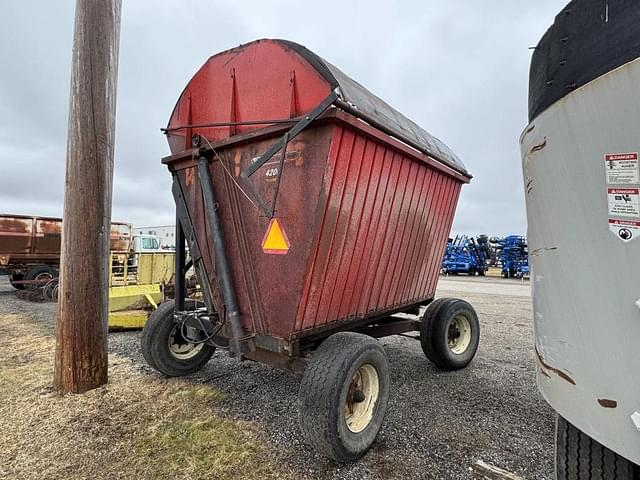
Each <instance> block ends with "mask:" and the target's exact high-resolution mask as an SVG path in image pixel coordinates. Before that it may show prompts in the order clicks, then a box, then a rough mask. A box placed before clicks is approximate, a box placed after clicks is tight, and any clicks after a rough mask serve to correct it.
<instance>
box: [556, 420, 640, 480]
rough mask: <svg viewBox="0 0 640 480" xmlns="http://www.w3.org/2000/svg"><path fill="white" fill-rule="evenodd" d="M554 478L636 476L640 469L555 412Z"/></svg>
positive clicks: (628, 479)
mask: <svg viewBox="0 0 640 480" xmlns="http://www.w3.org/2000/svg"><path fill="white" fill-rule="evenodd" d="M556 479H557V480H584V479H587V480H639V479H640V469H639V468H638V466H637V465H634V464H633V463H631V462H629V461H628V460H626V459H624V458H622V457H621V456H620V455H617V454H616V453H614V452H612V451H611V450H609V449H608V448H606V447H604V446H603V445H601V444H600V443H598V442H596V441H595V440H594V439H593V438H591V437H589V436H588V435H586V434H584V433H582V432H581V431H580V430H578V429H577V428H576V427H574V426H573V425H572V424H570V423H569V422H568V421H567V420H565V419H564V418H563V417H561V416H560V415H558V418H557V421H556Z"/></svg>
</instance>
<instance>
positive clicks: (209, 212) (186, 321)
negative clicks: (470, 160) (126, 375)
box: [142, 40, 479, 461]
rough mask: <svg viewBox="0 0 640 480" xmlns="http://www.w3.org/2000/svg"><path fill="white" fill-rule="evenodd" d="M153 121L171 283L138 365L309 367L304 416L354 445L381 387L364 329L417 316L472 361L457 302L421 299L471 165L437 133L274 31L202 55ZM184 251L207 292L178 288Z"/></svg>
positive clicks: (441, 349) (329, 440)
mask: <svg viewBox="0 0 640 480" xmlns="http://www.w3.org/2000/svg"><path fill="white" fill-rule="evenodd" d="M165 132H166V134H167V137H168V141H169V145H170V148H171V151H172V155H170V156H168V157H166V158H164V159H163V163H164V164H165V165H166V166H167V167H168V168H169V171H170V172H171V174H172V176H173V195H174V199H175V202H176V212H177V215H176V216H177V219H176V298H175V302H174V304H168V305H165V306H162V305H161V306H160V308H158V310H156V311H155V312H154V313H153V314H152V315H151V316H150V318H149V321H148V323H147V325H146V326H145V330H144V331H143V336H142V351H143V354H144V356H145V358H146V359H147V361H148V362H149V363H150V365H152V366H154V367H155V368H156V369H158V370H159V371H161V372H162V373H164V374H166V375H185V374H187V373H191V372H193V371H195V370H197V369H198V368H201V367H202V365H204V363H206V362H207V361H208V359H209V358H210V357H211V355H212V354H213V349H214V348H219V347H223V348H228V349H229V350H230V351H231V353H232V354H234V355H236V356H238V357H240V358H247V359H252V360H256V361H261V362H265V363H269V364H272V365H276V366H280V367H285V368H292V369H298V368H300V369H302V368H305V373H304V375H303V380H302V383H301V387H300V396H299V398H300V400H299V411H300V417H299V418H300V423H301V426H302V431H303V433H304V435H305V436H306V438H307V440H308V442H309V443H311V444H313V445H315V446H316V447H317V448H318V449H319V450H320V451H322V452H323V453H325V454H327V455H328V456H330V457H332V458H334V459H336V460H339V461H350V460H353V459H355V458H357V457H358V456H360V455H361V454H362V453H364V451H366V449H367V448H368V447H369V446H370V445H371V443H372V442H373V441H374V439H375V436H376V435H377V432H378V429H379V428H380V425H381V422H382V419H383V418H384V412H385V409H386V401H387V397H388V392H389V370H388V365H387V360H386V354H385V353H384V350H383V349H382V347H381V346H380V345H379V344H378V343H377V342H375V340H373V339H372V338H371V337H379V336H384V335H392V334H397V333H403V332H408V331H412V330H417V331H420V332H421V334H420V340H421V341H422V346H423V350H424V351H425V353H426V355H427V357H429V358H430V359H431V360H433V361H434V362H435V363H436V364H438V365H440V366H441V367H442V368H449V369H455V368H462V367H463V366H465V365H466V364H467V363H469V361H471V359H472V358H473V356H474V354H475V351H476V349H477V344H478V338H479V337H478V333H477V331H478V320H477V316H476V315H475V312H473V309H472V308H471V306H470V305H468V304H467V303H466V302H463V301H461V300H455V299H443V301H440V302H438V301H436V302H434V304H433V305H435V304H436V303H437V309H431V308H430V309H428V310H427V312H430V313H429V314H428V315H427V314H424V312H425V308H423V307H425V306H426V305H427V304H429V303H430V302H431V301H432V300H433V297H434V293H435V289H436V282H437V278H438V273H439V269H440V261H441V258H442V251H443V249H444V245H445V242H446V239H447V237H448V234H449V230H450V228H451V223H452V220H453V215H454V210H455V206H456V202H457V199H458V195H459V193H460V188H461V186H462V184H464V183H467V182H468V181H469V179H470V175H469V174H468V173H467V171H466V169H465V167H464V166H463V165H462V163H461V162H460V161H459V160H458V158H457V157H456V156H455V154H453V152H451V151H450V150H449V149H448V148H447V147H446V146H445V145H444V144H443V143H442V142H440V141H439V140H438V139H436V138H435V137H433V136H431V135H430V134H428V133H427V132H426V131H424V130H423V129H422V128H420V127H419V126H418V125H416V124H415V123H413V122H412V121H410V120H409V119H407V118H406V117H404V116H403V115H401V114H400V113H399V112H397V111H396V110H394V109H393V108H392V107H390V106H389V105H388V104H386V103H385V102H383V101H382V100H380V99H379V98H378V97H376V96H374V95H373V94H372V93H371V92H369V91H368V90H366V89H365V88H364V87H363V86H361V85H360V84H358V83H357V82H355V81H354V80H352V79H350V78H349V77H347V76H346V75H345V74H344V73H342V72H341V71H339V70H338V69H337V68H335V67H334V66H333V65H331V64H329V63H328V62H326V61H325V60H323V59H322V58H320V57H318V56H317V55H315V54H314V53H312V52H310V51H309V50H307V49H306V48H304V47H302V46H300V45H297V44H294V43H291V42H287V41H282V40H259V41H256V42H252V43H249V44H246V45H242V46H240V47H238V48H235V49H232V50H229V51H226V52H222V53H220V54H218V55H215V56H213V57H211V58H210V59H209V60H208V61H207V62H206V63H205V64H204V66H203V67H202V68H201V69H200V70H199V71H198V72H197V73H196V75H195V76H194V77H193V78H192V79H191V81H190V82H189V84H188V85H187V87H186V88H185V90H184V92H183V93H182V95H181V96H180V99H179V100H178V103H177V105H176V107H175V109H174V111H173V114H172V115H171V119H170V121H169V125H168V127H167V128H166V129H165ZM185 239H186V243H187V244H188V246H189V251H190V254H191V260H189V262H188V263H186V264H185V241H184V240H185ZM191 266H193V267H194V268H195V270H196V274H197V277H198V279H199V283H200V285H201V287H202V291H203V297H204V302H205V304H206V306H205V307H197V306H196V305H195V304H194V302H193V301H192V300H191V299H185V298H184V286H183V283H184V274H185V272H186V270H187V269H188V268H190V267H191ZM445 300H446V301H445ZM423 314H424V315H426V317H428V320H427V321H425V319H424V318H423ZM426 317H425V318H426ZM434 339H435V340H434ZM310 352H313V355H311V356H309V355H308V354H309V353H310Z"/></svg>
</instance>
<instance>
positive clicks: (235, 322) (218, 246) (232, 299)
mask: <svg viewBox="0 0 640 480" xmlns="http://www.w3.org/2000/svg"><path fill="white" fill-rule="evenodd" d="M198 177H199V179H200V187H201V189H202V196H203V198H204V205H205V215H206V217H207V220H208V223H209V228H210V233H211V237H212V239H213V250H214V254H215V260H216V275H217V277H218V282H219V283H220V289H221V290H222V298H223V300H224V304H225V310H226V312H227V318H228V320H229V324H230V326H231V339H230V342H229V345H230V347H231V350H232V351H233V352H234V353H235V354H236V355H238V356H239V357H241V356H242V347H241V343H240V339H241V338H242V325H241V324H240V309H239V307H238V300H237V297H236V290H235V287H234V285H233V278H232V276H231V267H230V265H229V261H228V259H227V250H226V248H225V245H224V236H223V233H222V226H221V224H220V216H219V215H218V208H219V207H220V206H219V204H218V203H217V202H216V197H215V190H214V186H213V179H212V178H211V171H210V170H209V159H208V158H206V157H205V156H201V157H199V158H198Z"/></svg>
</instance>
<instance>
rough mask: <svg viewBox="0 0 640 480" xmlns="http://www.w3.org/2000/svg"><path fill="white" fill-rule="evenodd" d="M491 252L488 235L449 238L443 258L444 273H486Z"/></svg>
mask: <svg viewBox="0 0 640 480" xmlns="http://www.w3.org/2000/svg"><path fill="white" fill-rule="evenodd" d="M489 253H490V247H489V241H488V238H487V236H486V235H480V236H478V237H477V238H473V237H467V236H465V235H462V236H456V238H455V239H449V242H448V243H447V247H446V250H445V253H444V258H443V259H442V273H445V274H449V273H450V274H452V275H457V274H458V273H466V274H469V275H475V274H478V275H484V274H485V272H486V271H487V268H488V267H487V258H488V256H489Z"/></svg>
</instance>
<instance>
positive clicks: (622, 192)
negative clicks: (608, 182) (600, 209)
mask: <svg viewBox="0 0 640 480" xmlns="http://www.w3.org/2000/svg"><path fill="white" fill-rule="evenodd" d="M607 200H608V202H609V215H613V216H616V217H633V218H640V189H637V188H607Z"/></svg>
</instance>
